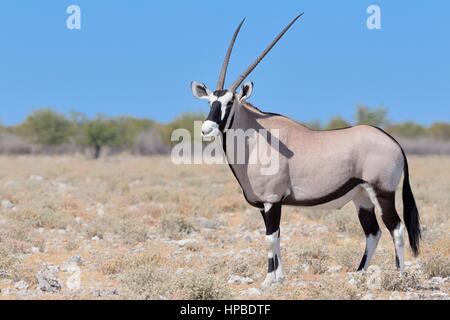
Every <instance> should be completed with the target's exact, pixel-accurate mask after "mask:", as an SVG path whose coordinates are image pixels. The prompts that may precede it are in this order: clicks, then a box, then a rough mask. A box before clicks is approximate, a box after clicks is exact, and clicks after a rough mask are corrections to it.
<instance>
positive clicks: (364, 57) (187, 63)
mask: <svg viewBox="0 0 450 320" xmlns="http://www.w3.org/2000/svg"><path fill="white" fill-rule="evenodd" d="M70 4H76V5H79V6H80V7H81V10H82V17H81V19H82V29H81V30H68V29H67V28H66V19H67V17H68V15H67V14H66V8H67V7H68V6H69V5H70ZM370 4H377V5H379V6H380V7H381V10H382V30H373V31H370V30H368V29H367V28H366V19H367V17H368V15H367V14H366V9H367V7H368V6H369V5H370ZM302 11H304V12H305V15H304V17H303V18H302V19H301V20H300V21H299V22H298V23H297V24H296V25H295V26H294V27H293V28H292V29H291V30H290V31H289V33H288V34H286V36H285V37H284V38H283V39H282V40H281V41H280V43H279V44H278V45H277V46H276V47H275V49H274V50H273V51H272V52H271V53H270V54H269V56H267V57H266V59H265V60H264V61H263V62H262V63H261V64H260V65H259V66H258V68H257V69H256V70H255V71H254V72H253V73H252V74H251V76H250V77H249V80H252V81H254V83H255V88H254V92H253V96H252V98H251V99H250V101H251V102H252V103H253V104H255V105H257V106H258V107H260V108H261V109H263V110H265V111H271V112H276V113H282V114H285V115H287V116H290V117H293V118H295V119H297V120H301V121H312V120H316V119H318V120H323V121H325V120H327V119H329V118H331V117H333V116H335V115H337V114H340V115H342V116H344V117H346V118H348V119H352V117H353V114H354V111H355V106H356V105H357V104H359V103H362V104H367V105H369V106H372V107H375V106H381V105H383V106H385V107H387V108H388V109H389V115H390V118H391V119H392V120H393V121H406V120H414V121H418V122H421V123H423V124H430V123H432V122H433V121H450V19H449V18H450V17H449V16H450V1H447V0H432V1H419V0H411V1H387V0H386V1H365V0H354V1H330V0H328V1H323V0H287V1H282V2H281V1H269V0H260V1H242V0H240V1H235V0H227V1H210V0H209V1H208V0H195V1H186V0H178V1H173V0H172V1H170V0H169V1H144V0H142V1H138V0H133V1H106V0H104V1H101V0H96V1H92V0H72V1H62V0H59V1H52V0H40V1H32V0H21V1H7V2H6V1H5V2H3V3H2V5H1V10H0V40H1V47H0V121H1V122H2V123H3V124H16V123H19V122H20V121H22V120H23V119H24V118H25V117H26V115H28V114H29V113H30V112H31V111H32V110H34V109H38V108H42V107H48V106H50V107H53V108H54V109H56V110H58V111H61V112H69V111H70V110H76V111H80V112H84V113H87V114H88V115H89V116H94V115H96V114H97V113H103V114H107V115H111V116H116V115H134V116H139V117H148V118H153V119H156V120H159V121H162V122H167V121H170V120H171V119H173V118H174V117H176V116H177V115H179V114H180V113H181V112H187V111H203V112H207V111H208V106H207V104H206V103H205V102H204V101H197V100H194V98H193V97H192V95H191V92H190V87H189V83H190V81H191V80H199V81H203V82H205V83H207V84H208V85H209V86H210V87H214V86H215V83H216V81H217V76H218V72H219V68H220V65H221V63H222V60H223V56H224V54H225V50H226V47H227V46H228V41H229V39H230V37H231V35H232V33H233V31H234V28H235V27H236V25H237V24H238V22H239V21H240V20H241V19H242V18H243V17H247V21H246V23H245V25H244V27H243V29H242V31H241V34H240V36H239V38H238V41H237V43H236V46H235V50H234V54H233V57H232V61H231V65H230V69H229V73H228V83H231V82H232V81H234V80H235V77H237V76H238V74H240V73H241V72H242V71H243V70H244V69H245V68H246V67H247V66H248V64H249V63H250V62H252V61H253V60H254V58H255V57H256V56H257V55H258V54H259V53H260V52H261V50H263V49H264V48H265V46H266V45H267V43H268V42H269V41H271V40H272V38H273V37H274V36H275V35H276V34H277V33H278V32H279V31H280V30H281V28H282V27H284V25H285V24H286V23H288V22H289V20H290V19H292V18H293V17H294V16H295V15H296V14H298V13H299V12H302Z"/></svg>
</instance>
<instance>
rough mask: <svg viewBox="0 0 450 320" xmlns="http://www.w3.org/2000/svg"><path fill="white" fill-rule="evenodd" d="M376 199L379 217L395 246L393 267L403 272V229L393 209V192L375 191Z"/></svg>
mask: <svg viewBox="0 0 450 320" xmlns="http://www.w3.org/2000/svg"><path fill="white" fill-rule="evenodd" d="M376 197H377V200H378V203H379V205H380V208H381V217H382V219H383V222H384V224H385V225H386V227H387V229H388V230H389V232H390V233H391V236H392V240H393V241H394V246H395V265H396V267H397V268H398V269H400V273H403V272H404V270H405V262H404V261H405V260H404V255H405V240H404V232H405V227H404V225H403V223H402V221H401V220H400V217H399V216H398V213H397V210H396V209H395V191H392V192H389V191H383V190H380V189H378V190H376Z"/></svg>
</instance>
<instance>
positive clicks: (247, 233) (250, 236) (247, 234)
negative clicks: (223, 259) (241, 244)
mask: <svg viewBox="0 0 450 320" xmlns="http://www.w3.org/2000/svg"><path fill="white" fill-rule="evenodd" d="M244 240H245V241H248V242H252V241H253V237H252V234H251V233H250V232H246V233H245V235H244Z"/></svg>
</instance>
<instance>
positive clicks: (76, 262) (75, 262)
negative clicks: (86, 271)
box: [66, 256, 84, 267]
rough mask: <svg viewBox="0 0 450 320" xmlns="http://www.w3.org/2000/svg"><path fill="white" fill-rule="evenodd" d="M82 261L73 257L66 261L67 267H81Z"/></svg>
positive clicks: (77, 257)
mask: <svg viewBox="0 0 450 320" xmlns="http://www.w3.org/2000/svg"><path fill="white" fill-rule="evenodd" d="M83 263H84V260H83V258H81V257H80V256H73V257H71V258H70V259H69V260H68V261H67V263H66V264H67V265H75V266H78V267H79V266H81V265H83Z"/></svg>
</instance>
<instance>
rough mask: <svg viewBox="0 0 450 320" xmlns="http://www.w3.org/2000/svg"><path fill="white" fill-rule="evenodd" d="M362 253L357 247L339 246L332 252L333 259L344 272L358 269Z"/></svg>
mask: <svg viewBox="0 0 450 320" xmlns="http://www.w3.org/2000/svg"><path fill="white" fill-rule="evenodd" d="M361 257H362V251H361V250H360V249H359V248H358V247H357V246H348V245H344V246H339V248H338V249H337V250H336V252H334V254H333V259H334V260H335V261H336V263H337V264H338V265H340V266H342V267H343V268H344V271H355V270H356V268H357V267H358V264H359V262H360V259H361Z"/></svg>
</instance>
